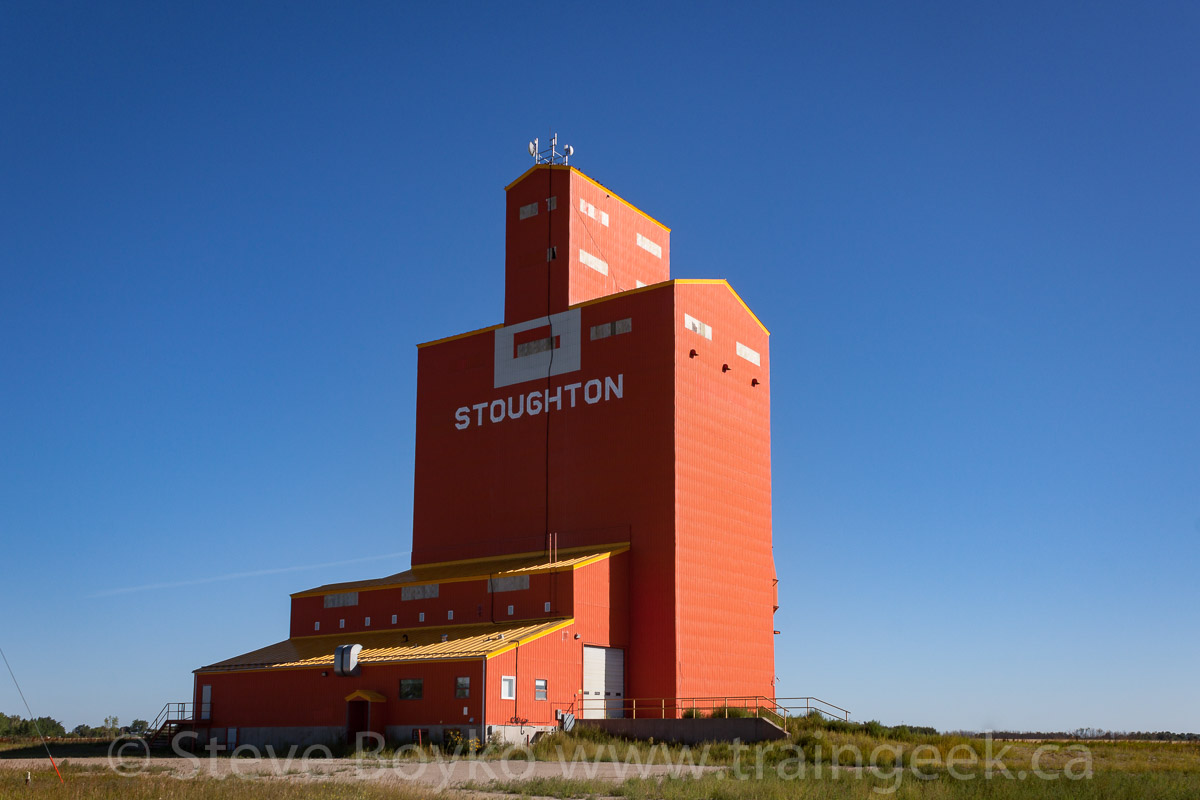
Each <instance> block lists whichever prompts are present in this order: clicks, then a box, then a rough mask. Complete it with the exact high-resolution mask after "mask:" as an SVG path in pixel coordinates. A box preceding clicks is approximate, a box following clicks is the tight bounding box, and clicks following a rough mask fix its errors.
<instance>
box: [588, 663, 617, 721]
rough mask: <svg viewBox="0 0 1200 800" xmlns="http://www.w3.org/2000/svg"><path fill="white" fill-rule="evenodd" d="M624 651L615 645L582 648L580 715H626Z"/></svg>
mask: <svg viewBox="0 0 1200 800" xmlns="http://www.w3.org/2000/svg"><path fill="white" fill-rule="evenodd" d="M624 708H625V651H624V650H622V649H620V648H618V647H591V646H590V645H584V648H583V709H582V710H583V718H584V719H604V718H606V717H607V718H610V719H613V718H617V717H623V716H625V710H624Z"/></svg>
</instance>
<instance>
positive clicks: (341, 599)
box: [325, 592, 358, 608]
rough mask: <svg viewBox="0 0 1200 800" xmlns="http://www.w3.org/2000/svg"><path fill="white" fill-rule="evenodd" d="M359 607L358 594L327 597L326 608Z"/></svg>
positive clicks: (350, 593) (348, 593) (342, 593)
mask: <svg viewBox="0 0 1200 800" xmlns="http://www.w3.org/2000/svg"><path fill="white" fill-rule="evenodd" d="M356 605H358V592H340V593H339V594H327V595H325V607H326V608H345V607H347V606H356Z"/></svg>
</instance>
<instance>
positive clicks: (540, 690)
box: [533, 678, 546, 700]
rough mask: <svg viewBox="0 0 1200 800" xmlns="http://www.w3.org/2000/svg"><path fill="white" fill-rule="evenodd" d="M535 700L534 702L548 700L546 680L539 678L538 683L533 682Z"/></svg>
mask: <svg viewBox="0 0 1200 800" xmlns="http://www.w3.org/2000/svg"><path fill="white" fill-rule="evenodd" d="M533 699H534V700H545V699H546V679H545V678H538V679H537V680H536V681H534V682H533Z"/></svg>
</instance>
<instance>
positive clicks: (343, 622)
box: [338, 619, 346, 628]
mask: <svg viewBox="0 0 1200 800" xmlns="http://www.w3.org/2000/svg"><path fill="white" fill-rule="evenodd" d="M338 627H339V628H344V627H346V620H344V619H339V620H338Z"/></svg>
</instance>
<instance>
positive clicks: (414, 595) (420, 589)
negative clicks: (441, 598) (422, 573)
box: [400, 583, 441, 602]
mask: <svg viewBox="0 0 1200 800" xmlns="http://www.w3.org/2000/svg"><path fill="white" fill-rule="evenodd" d="M440 586H441V585H440V584H437V583H422V584H420V585H419V586H401V587H400V600H401V602H404V601H407V600H428V599H430V598H433V597H437V596H438V591H439V589H440Z"/></svg>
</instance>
